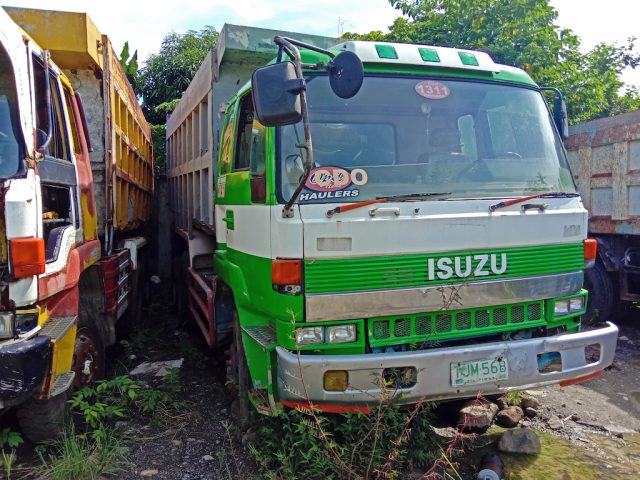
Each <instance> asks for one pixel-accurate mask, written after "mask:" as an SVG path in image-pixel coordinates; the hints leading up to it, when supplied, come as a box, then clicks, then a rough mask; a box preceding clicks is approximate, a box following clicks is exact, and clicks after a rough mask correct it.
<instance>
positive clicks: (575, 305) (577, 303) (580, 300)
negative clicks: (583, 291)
mask: <svg viewBox="0 0 640 480" xmlns="http://www.w3.org/2000/svg"><path fill="white" fill-rule="evenodd" d="M582 310H584V297H575V298H572V299H570V300H569V311H570V312H571V313H573V312H581V311H582Z"/></svg>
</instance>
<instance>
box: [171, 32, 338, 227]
mask: <svg viewBox="0 0 640 480" xmlns="http://www.w3.org/2000/svg"><path fill="white" fill-rule="evenodd" d="M276 35H280V36H285V37H295V38H296V39H298V40H301V41H303V42H306V43H310V44H312V45H316V46H318V47H321V48H330V47H332V46H334V45H335V44H336V43H337V42H338V41H337V39H336V38H331V37H321V36H317V35H308V34H303V33H295V32H285V31H281V30H269V29H265V28H253V27H244V26H240V25H229V24H225V25H224V26H223V27H222V30H221V32H220V37H219V40H218V43H217V45H216V48H215V50H211V51H210V52H209V53H208V54H207V56H206V58H205V59H204V61H203V62H202V65H201V66H200V68H199V69H198V72H197V73H196V75H195V76H194V78H193V80H192V81H191V83H190V84H189V87H188V88H187V90H186V91H185V92H184V94H183V95H182V98H181V99H180V102H179V103H178V105H177V106H176V108H175V110H174V111H173V113H172V114H171V116H170V117H169V118H168V120H167V178H168V180H169V191H170V198H171V200H170V205H171V210H172V213H173V221H174V225H175V226H176V227H177V228H179V229H181V230H183V231H186V232H188V233H189V234H191V232H192V228H193V226H194V224H195V225H196V226H197V227H199V228H200V229H201V230H203V231H211V232H213V230H214V229H215V225H214V212H213V204H214V190H215V185H216V183H215V176H216V169H217V158H218V150H219V146H220V143H221V138H220V132H221V131H222V126H223V122H224V114H225V110H226V106H227V102H228V101H229V99H231V98H232V97H233V96H234V95H235V94H236V93H237V92H238V90H239V89H240V88H241V87H242V86H243V85H244V84H245V83H247V82H248V81H249V80H250V79H251V74H252V73H253V71H254V70H255V69H256V68H257V67H260V66H262V65H265V64H267V63H269V62H270V61H271V60H273V59H274V58H275V57H276V55H277V53H278V49H277V46H276V45H275V44H274V43H273V39H274V37H275V36H276Z"/></svg>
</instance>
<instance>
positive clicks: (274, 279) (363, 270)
mask: <svg viewBox="0 0 640 480" xmlns="http://www.w3.org/2000/svg"><path fill="white" fill-rule="evenodd" d="M289 40H291V39H290V38H287V39H286V40H285V41H289ZM294 45H299V46H300V48H299V52H298V54H299V56H300V57H299V59H298V60H296V58H295V57H296V56H295V55H289V58H287V56H286V55H283V54H282V52H280V54H279V60H282V61H284V62H291V63H294V64H296V62H297V64H298V66H299V67H300V71H301V73H300V75H299V79H298V80H300V79H303V80H304V82H303V83H301V82H299V81H298V83H295V84H294V83H288V84H287V85H289V87H286V88H284V89H283V90H282V91H284V90H286V89H287V88H289V89H298V90H303V91H304V95H305V98H304V99H303V100H302V108H301V110H302V111H303V115H302V116H298V118H296V119H295V120H294V121H282V122H281V123H280V124H278V125H273V124H268V125H265V124H263V123H261V122H260V112H259V110H260V108H259V104H260V101H261V100H260V99H259V98H258V97H264V96H265V95H269V92H274V93H272V95H273V96H275V97H276V98H277V96H278V94H279V93H278V90H277V89H278V85H279V84H278V83H277V82H274V83H273V84H265V85H260V82H259V81H256V75H257V72H256V73H254V75H253V82H252V83H251V84H246V85H245V86H244V87H243V88H242V89H241V90H240V91H239V92H238V93H237V94H236V95H235V96H234V97H232V98H231V99H230V100H229V101H228V102H227V103H226V105H225V106H226V108H225V113H224V119H223V121H222V123H221V125H222V127H221V131H220V137H219V139H220V140H219V142H220V143H219V152H218V162H217V175H216V178H215V200H214V216H215V250H214V252H212V253H213V265H212V268H210V272H209V275H210V276H209V277H208V278H210V279H213V280H212V281H213V283H214V284H215V287H214V288H212V289H211V291H212V292H214V294H215V296H216V302H218V303H215V304H214V306H215V305H218V307H219V308H214V311H213V312H214V316H213V317H214V319H213V324H212V328H213V329H214V330H215V328H216V327H219V328H220V332H226V336H225V338H226V339H227V340H228V341H231V342H233V344H234V347H233V348H232V349H231V352H232V359H231V365H232V366H233V367H232V373H233V375H235V381H236V383H237V384H239V385H241V386H242V385H246V391H247V393H248V394H249V398H250V399H251V400H252V401H253V402H254V404H256V406H257V407H258V410H259V411H261V412H263V413H264V412H275V411H277V410H278V409H279V408H282V407H283V406H285V407H297V406H301V405H306V406H308V405H310V404H312V405H314V406H315V407H318V408H321V409H325V410H327V411H363V410H366V409H368V408H370V407H371V406H373V405H376V404H379V403H380V402H381V401H382V400H384V399H388V398H390V397H393V398H395V400H396V401H398V402H400V403H417V402H419V401H424V400H428V401H432V400H444V399H454V398H463V397H469V396H475V395H477V393H478V391H481V392H482V393H483V394H496V393H501V392H504V391H508V390H514V389H523V388H528V387H533V386H540V385H545V384H551V383H558V382H567V381H579V380H584V379H587V378H590V377H591V376H594V375H598V374H600V373H601V372H602V370H603V369H604V368H605V367H606V366H608V365H609V364H610V363H611V362H612V359H613V354H614V350H615V343H616V338H617V329H616V327H615V326H613V325H612V324H607V325H604V326H602V327H601V328H598V329H594V330H590V331H581V323H580V319H581V316H582V315H583V314H584V312H585V308H586V304H587V292H586V291H585V290H584V289H583V288H582V285H583V276H584V273H583V272H584V268H585V262H586V263H589V262H590V261H591V260H593V257H594V255H595V252H593V251H592V244H591V242H588V241H587V242H586V243H585V240H586V218H587V211H586V210H585V208H584V206H583V204H582V201H581V199H580V196H579V195H578V194H577V193H576V189H575V184H574V182H573V179H572V175H571V170H570V168H569V165H568V163H567V159H566V154H565V151H564V148H563V145H562V140H561V138H560V135H559V133H558V128H557V126H556V123H554V118H553V116H552V114H551V112H550V110H549V108H548V107H547V104H546V102H545V99H544V97H543V95H542V94H541V90H540V88H539V87H538V86H537V85H536V84H535V83H534V82H533V81H532V80H531V79H530V77H529V76H528V75H527V74H526V73H525V72H523V71H521V70H519V69H516V68H513V67H508V66H504V65H498V64H496V63H494V62H493V60H492V59H491V58H490V56H489V55H487V54H486V53H483V52H474V51H468V50H460V49H452V48H443V47H434V46H427V45H406V44H389V43H382V42H361V41H348V42H344V43H339V44H336V45H335V46H333V47H332V48H330V49H328V50H327V51H324V52H323V51H322V49H317V48H312V47H311V48H306V46H305V44H304V43H301V42H300V43H294ZM289 49H290V50H291V47H290V46H289ZM286 50H287V49H286V48H285V53H286ZM296 50H297V49H296ZM343 52H351V53H352V54H354V55H355V56H357V57H358V59H359V61H361V62H362V65H363V71H364V76H363V79H362V84H361V87H360V88H359V90H358V91H357V93H356V94H354V95H353V96H351V97H348V98H343V97H341V96H340V95H337V94H336V91H335V89H334V88H332V78H331V74H330V73H327V71H326V68H325V67H326V66H327V65H328V66H329V67H328V70H329V72H331V68H332V67H331V65H332V63H333V62H337V60H336V59H337V57H338V55H340V54H341V53H343ZM265 68H269V67H265ZM292 70H293V69H292ZM289 81H290V82H291V81H292V80H289ZM295 85H297V86H295ZM300 85H303V87H300ZM214 88H215V85H214ZM256 88H259V89H260V91H259V92H258V93H256ZM291 91H293V90H291ZM293 103H295V102H293ZM305 108H306V112H305ZM305 115H306V117H305ZM267 123H268V122H267ZM274 123H277V122H274ZM307 133H308V134H309V137H310V138H311V140H312V146H311V142H308V140H307V136H306V134H307ZM309 147H311V148H312V152H313V153H312V156H311V155H309V151H308V150H309ZM310 158H312V161H311V162H309V159H310ZM187 185H188V184H187ZM192 271H194V272H196V273H197V268H195V269H194V268H193V266H192ZM202 283H204V282H201V283H200V284H202ZM195 293H197V292H194V295H193V298H194V300H195V299H196V298H198V297H197V296H196V295H195ZM218 297H220V298H218ZM194 303H195V302H194ZM222 304H227V305H229V307H228V308H227V309H225V308H223V307H221V305H222ZM197 310H198V309H197V308H193V309H192V311H195V312H196V313H197ZM225 312H235V313H234V314H233V315H232V317H233V318H231V316H230V314H228V313H225ZM216 315H218V316H217V317H216ZM222 319H224V320H222ZM233 323H235V325H234V327H233V328H234V329H235V331H236V334H235V335H233V336H232V335H230V334H229V333H228V332H230V325H231V324H233ZM593 345H597V350H598V355H597V359H596V360H595V361H593V360H592V358H591V356H589V355H587V354H586V353H585V352H586V349H588V347H591V346H593ZM243 356H244V357H243ZM242 358H246V365H245V363H243V362H244V361H243V360H242ZM245 369H246V370H247V372H246V374H245V373H243V371H244V370H245ZM243 376H245V377H246V378H248V379H249V380H248V381H246V380H243ZM576 379H578V380H576Z"/></svg>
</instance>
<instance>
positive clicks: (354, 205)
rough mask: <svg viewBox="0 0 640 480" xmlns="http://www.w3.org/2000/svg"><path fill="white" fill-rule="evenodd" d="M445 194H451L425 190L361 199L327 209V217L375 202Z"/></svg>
mask: <svg viewBox="0 0 640 480" xmlns="http://www.w3.org/2000/svg"><path fill="white" fill-rule="evenodd" d="M445 195H451V192H427V193H408V194H403V195H392V196H390V197H377V198H376V199H375V200H363V201H362V202H355V203H348V204H346V205H339V206H337V207H336V208H331V209H329V210H327V217H329V218H331V217H333V216H334V215H335V214H336V213H342V212H348V211H349V210H354V209H356V208H360V207H366V206H368V205H374V204H376V203H385V202H393V201H395V202H411V201H416V200H421V199H423V198H429V197H440V196H445Z"/></svg>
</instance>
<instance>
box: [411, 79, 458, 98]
mask: <svg viewBox="0 0 640 480" xmlns="http://www.w3.org/2000/svg"><path fill="white" fill-rule="evenodd" d="M416 93H417V94H418V95H420V96H422V97H424V98H428V99H430V100H442V99H443V98H447V97H448V96H449V94H450V93H451V90H449V87H447V86H446V85H445V84H444V83H442V82H436V81H435V80H424V81H422V82H419V83H417V84H416Z"/></svg>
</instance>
